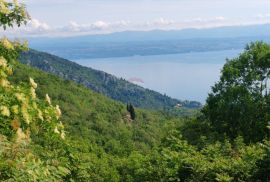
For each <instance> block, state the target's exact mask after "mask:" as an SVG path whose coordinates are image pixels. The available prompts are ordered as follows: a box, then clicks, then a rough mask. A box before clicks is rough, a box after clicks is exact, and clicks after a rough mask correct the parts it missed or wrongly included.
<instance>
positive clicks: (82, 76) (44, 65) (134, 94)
mask: <svg viewBox="0 0 270 182" xmlns="http://www.w3.org/2000/svg"><path fill="white" fill-rule="evenodd" d="M20 61H21V62H22V63H24V64H28V65H31V66H33V67H36V68H39V69H41V70H43V71H46V72H49V73H52V74H54V75H57V76H60V77H61V78H64V79H67V80H72V81H75V82H77V83H79V84H82V85H84V86H86V87H88V88H90V89H92V90H94V91H96V92H99V93H102V94H104V95H106V96H108V97H110V98H112V99H115V100H118V101H122V102H124V103H132V104H133V105H134V106H136V107H141V108H150V109H164V108H172V107H174V106H176V105H177V104H181V105H182V106H183V107H186V108H200V107H201V104H200V103H199V102H196V101H180V100H177V99H173V98H170V97H169V96H166V95H162V94H160V93H158V92H155V91H152V90H149V89H145V88H143V87H140V86H138V85H135V84H132V83H130V82H128V81H126V80H124V79H118V78H117V77H115V76H112V75H110V74H108V73H105V72H102V71H97V70H94V69H91V68H88V67H84V66H80V65H79V64H77V63H74V62H71V61H68V60H66V59H63V58H60V57H57V56H54V55H51V54H48V53H43V52H38V51H35V50H30V51H29V52H24V53H22V54H21V57H20Z"/></svg>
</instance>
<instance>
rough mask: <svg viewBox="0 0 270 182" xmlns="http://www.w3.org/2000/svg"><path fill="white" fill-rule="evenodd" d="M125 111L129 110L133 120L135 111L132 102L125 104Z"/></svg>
mask: <svg viewBox="0 0 270 182" xmlns="http://www.w3.org/2000/svg"><path fill="white" fill-rule="evenodd" d="M127 111H128V112H129V114H130V117H131V119H132V120H135V118H136V113H135V109H134V107H133V105H132V104H127Z"/></svg>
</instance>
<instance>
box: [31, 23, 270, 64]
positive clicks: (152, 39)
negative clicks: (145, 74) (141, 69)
mask: <svg viewBox="0 0 270 182" xmlns="http://www.w3.org/2000/svg"><path fill="white" fill-rule="evenodd" d="M269 32H270V24H265V25H250V26H231V27H219V28H208V29H184V30H171V31H161V30H155V31H145V32H144V31H126V32H119V33H113V34H106V35H86V36H76V37H62V38H59V37H58V38H48V37H43V38H29V43H30V46H31V47H32V48H34V49H37V50H41V51H45V52H49V53H52V54H55V55H57V56H60V57H64V58H67V59H82V58H84V59H91V58H108V57H128V56H135V55H142V56H144V55H162V54H177V53H187V52H203V51H218V50H230V49H242V48H243V47H244V46H245V45H246V44H247V43H249V42H251V41H257V40H264V41H266V42H270V33H269Z"/></svg>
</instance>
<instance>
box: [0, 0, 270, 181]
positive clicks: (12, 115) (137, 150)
mask: <svg viewBox="0 0 270 182" xmlns="http://www.w3.org/2000/svg"><path fill="white" fill-rule="evenodd" d="M0 7H1V9H0V12H1V13H0V15H1V18H0V22H1V26H2V27H4V28H5V27H7V26H12V25H16V24H18V25H20V24H21V23H23V22H24V21H25V20H26V19H27V18H28V15H27V13H26V12H25V11H24V8H23V6H20V5H19V4H17V2H16V1H14V3H7V2H6V1H4V0H0ZM18 10H20V11H18ZM25 49H26V46H25V45H22V44H21V43H19V42H11V41H9V40H8V39H6V38H3V39H1V41H0V180H1V181H23V182H24V181H138V182H141V181H153V182H155V181H269V180H270V175H269V174H270V140H269V123H268V121H269V94H268V93H269V89H268V78H269V68H270V64H269V61H270V59H269V53H270V45H268V44H265V43H263V42H256V43H251V44H249V45H248V46H247V47H246V49H245V51H244V52H243V53H242V54H240V55H239V57H237V58H235V59H232V60H227V63H226V64H225V65H224V67H223V69H222V75H221V78H220V81H219V82H218V83H216V84H215V85H214V86H213V88H212V92H211V93H210V94H209V97H208V99H207V103H206V105H205V106H204V108H203V109H202V112H201V113H200V114H199V115H196V116H193V117H189V118H180V117H175V116H171V115H168V114H166V113H164V112H154V111H148V110H143V109H138V108H134V107H133V106H132V107H131V106H130V105H128V107H127V106H126V104H124V103H121V102H117V101H113V100H111V99H109V98H107V97H106V96H103V95H101V94H98V93H95V92H93V91H91V90H89V89H88V88H85V87H84V86H82V85H78V84H76V83H75V82H73V81H69V80H63V79H61V78H58V77H56V76H54V75H50V74H48V73H44V72H42V71H40V70H37V69H35V68H32V67H30V66H27V65H23V64H20V63H19V62H17V61H16V59H17V58H18V56H19V53H20V52H21V51H23V50H25ZM50 96H51V98H52V99H51V98H50Z"/></svg>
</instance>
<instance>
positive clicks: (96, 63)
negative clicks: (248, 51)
mask: <svg viewBox="0 0 270 182" xmlns="http://www.w3.org/2000/svg"><path fill="white" fill-rule="evenodd" d="M240 52H241V50H239V49H237V50H226V51H211V52H194V53H183V54H172V55H156V56H132V57H122V58H98V59H76V60H73V61H74V62H77V63H79V64H81V65H83V66H88V67H92V68H94V69H98V70H102V71H105V72H108V73H110V74H113V75H115V76H117V77H121V78H124V79H126V80H129V81H131V82H133V83H136V84H138V85H141V86H143V87H146V88H149V89H153V90H156V91H158V92H160V93H164V94H167V95H169V96H171V97H175V98H177V99H183V100H184V99H187V100H197V101H200V102H202V103H204V102H205V99H206V97H207V94H208V93H209V92H210V89H211V86H212V85H213V84H214V83H215V82H216V81H218V78H219V76H220V70H221V68H222V66H223V65H224V63H225V62H226V58H233V57H235V56H237V55H238V54H239V53H240Z"/></svg>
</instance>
